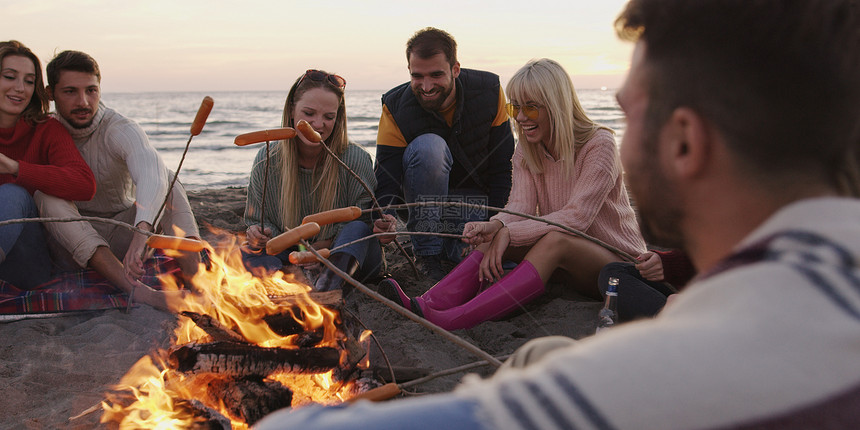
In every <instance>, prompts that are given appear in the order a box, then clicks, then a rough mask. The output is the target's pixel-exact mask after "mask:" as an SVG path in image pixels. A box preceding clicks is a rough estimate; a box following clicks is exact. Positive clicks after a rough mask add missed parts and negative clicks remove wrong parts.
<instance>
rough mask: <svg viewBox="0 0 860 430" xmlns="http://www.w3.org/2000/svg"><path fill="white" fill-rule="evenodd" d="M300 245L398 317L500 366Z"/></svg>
mask: <svg viewBox="0 0 860 430" xmlns="http://www.w3.org/2000/svg"><path fill="white" fill-rule="evenodd" d="M302 244H303V245H304V246H305V247H306V248H307V249H308V251H311V252H313V253H314V254H315V255H316V256H317V259H319V260H320V263H322V264H323V265H325V266H326V267H328V269H329V270H331V271H333V272H334V273H336V274H337V275H338V276H340V277H341V278H343V279H344V280H345V281H346V282H348V283H349V284H350V285H352V286H353V287H355V288H356V289H358V290H359V291H361V292H362V293H364V294H367V295H368V296H370V297H372V298H373V299H375V300H376V301H378V302H381V303H383V304H384V305H386V306H388V307H389V308H391V309H393V310H394V311H395V312H397V313H399V314H400V315H403V316H405V317H406V318H409V319H411V320H412V321H415V322H417V323H418V324H421V325H423V326H424V327H427V328H428V329H430V330H431V331H433V332H435V333H436V334H438V335H440V336H442V337H444V338H445V339H447V340H449V341H450V342H452V343H454V344H455V345H457V346H460V347H462V348H463V349H465V350H467V351H469V352H471V353H472V354H474V355H475V356H477V357H479V358H482V359H484V360H486V361H487V362H488V363H490V364H492V365H493V366H496V367H499V366H501V365H502V362H501V361H499V360H498V359H496V358H495V357H493V356H492V355H490V354H488V353H487V352H485V351H484V350H482V349H480V348H478V347H477V346H475V345H473V344H471V343H469V342H467V341H466V340H465V339H463V338H461V337H459V336H457V335H455V334H454V333H451V332H449V331H447V330H445V329H444V328H442V327H439V326H438V325H436V324H433V323H432V322H430V321H428V320H426V319H424V318H421V317H420V316H418V315H416V314H414V313H412V311H410V310H407V309H406V308H404V307H403V305H401V304H400V303H395V302H393V301H391V300H388V299H387V298H385V297H383V296H381V295H379V293H377V292H376V291H373V290H371V289H370V288H368V287H367V286H366V285H364V284H362V283H361V282H359V281H358V280H356V279H355V278H353V277H352V276H349V274H347V273H346V272H344V271H343V270H340V269H339V268H337V266H335V265H334V264H332V263H331V261H329V260H328V259H325V258H322V256H321V255H319V252H317V250H316V249H314V247H313V246H311V245H310V244H309V243H307V241H305V240H304V239H302Z"/></svg>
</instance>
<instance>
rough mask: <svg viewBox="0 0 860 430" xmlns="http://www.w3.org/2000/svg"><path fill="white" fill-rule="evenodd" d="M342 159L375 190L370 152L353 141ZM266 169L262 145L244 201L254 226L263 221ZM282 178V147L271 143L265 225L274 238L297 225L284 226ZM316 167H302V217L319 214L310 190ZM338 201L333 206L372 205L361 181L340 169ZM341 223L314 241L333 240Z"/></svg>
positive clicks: (248, 217)
mask: <svg viewBox="0 0 860 430" xmlns="http://www.w3.org/2000/svg"><path fill="white" fill-rule="evenodd" d="M340 157H341V160H342V161H343V162H344V163H345V164H346V165H347V166H349V167H350V168H351V169H352V170H353V171H355V172H356V173H357V174H358V175H359V176H360V177H361V178H362V180H364V182H366V183H367V185H368V187H369V188H370V189H371V190H372V189H374V188H375V187H376V177H375V176H374V175H373V162H372V161H371V159H370V154H368V153H367V151H365V150H364V149H362V148H361V147H360V146H358V145H356V144H354V143H350V144H349V146H347V148H346V151H344V153H343V154H341V156H340ZM265 171H266V148H265V147H263V148H260V151H259V152H258V153H257V156H256V158H255V159H254V166H253V168H252V169H251V178H250V180H249V182H248V198H247V200H246V202H245V224H246V225H249V226H250V225H253V224H259V223H260V205H261V203H262V200H263V199H262V197H263V182H264V177H265ZM282 177H283V163H282V161H281V146H280V145H272V147H271V148H270V149H269V177H268V183H267V185H266V199H265V200H266V202H265V203H266V207H265V208H264V217H263V224H264V225H265V227H266V228H270V229H271V230H272V237H275V236H277V235H279V234H281V233H283V232H284V231H286V230H287V229H289V228H294V227H296V226H294V225H289V226H288V225H284V217H283V215H282V214H281V199H282V196H281V178H282ZM313 180H314V178H313V170H311V169H299V184H300V185H299V186H300V188H301V189H300V193H299V194H300V196H301V199H300V201H297V202H295V203H296V204H298V205H300V207H301V210H300V212H299V213H300V216H301V217H305V216H307V215H310V214H313V213H316V212H317V211H318V210H317V209H316V208H317V207H318V206H317V203H316V199H317V198H318V196H316V195H314V194H313V193H312V192H311V187H312V186H313ZM339 181H340V182H339V184H338V186H339V190H338V201H337V202H335V205H334V208H342V207H347V206H358V207H360V208H362V209H366V208H369V207H370V205H371V198H370V194H369V193H368V192H367V191H366V190H365V189H364V187H362V186H361V183H359V181H357V180H356V179H355V177H353V176H352V175H350V174H349V172H347V171H346V170H345V169H343V168H340V178H339ZM365 218H366V219H368V220H369V215H368V216H366V217H365ZM340 227H341V225H340V224H338V225H335V226H334V228H332V229H328V230H325V229H324V230H323V232H322V233H321V234H320V237H317V238H316V239H315V240H322V239H331V238H333V237H334V236H335V235H337V233H338V232H339V231H340Z"/></svg>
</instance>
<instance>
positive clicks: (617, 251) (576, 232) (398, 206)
mask: <svg viewBox="0 0 860 430" xmlns="http://www.w3.org/2000/svg"><path fill="white" fill-rule="evenodd" d="M437 205H438V206H455V207H466V208H474V209H486V210H490V211H496V212H504V213H508V214H511V215H516V216H520V217H523V218H528V219H531V220H535V221H540V222H543V223H546V224H548V225H551V226H554V227H558V228H561V229H562V230H564V231H566V232H568V233H570V234H572V235H574V236H577V237H580V238H582V239H585V240H588V241H590V242H593V243H595V244H597V245H600V246H602V247H604V248H606V249H607V250H609V251H612V252H614V253H615V254H617V255H618V256H619V257H621V258H623V259H625V260H627V261H629V262H635V261H636V257H634V256H632V255H630V254H628V253H627V252H624V251H622V250H620V249H618V248H616V247H615V246H612V245H610V244H608V243H605V242H602V241H601V240H600V239H597V238H595V237H592V236H589V235H587V234H585V233H583V232H581V231H579V230H576V229H573V228H570V227H568V226H566V225H564V224H559V223H557V222H555V221H550V220H548V219H546V218H541V217H539V216H535V215H529V214H527V213H522V212H517V211H512V210H510V209H505V208H497V207H493V206H487V205H479V204H475V203H466V202H414V203H402V204H396V205H388V206H387V207H385V208H383V209H385V210H388V209H405V208H409V207H415V206H437ZM369 211H370V209H364V210H362V212H369ZM388 234H390V233H388Z"/></svg>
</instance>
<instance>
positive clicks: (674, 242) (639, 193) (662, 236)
mask: <svg viewBox="0 0 860 430" xmlns="http://www.w3.org/2000/svg"><path fill="white" fill-rule="evenodd" d="M654 139H656V136H654ZM644 143H645V145H643V147H646V148H656V146H657V145H656V140H650V142H644ZM651 143H653V145H652V144H651ZM645 152H646V153H647V154H648V155H646V156H645V157H644V159H643V160H641V161H640V162H639V163H637V165H636V166H632V168H631V169H629V170H628V172H627V188H628V190H629V191H630V194H631V195H632V196H633V202H634V205H635V206H636V213H637V217H638V218H639V228H640V230H641V232H642V237H643V238H644V239H645V242H646V243H648V244H649V245H654V246H659V247H665V248H673V249H683V248H684V242H685V241H684V234H683V232H682V231H681V221H682V220H683V218H684V212H683V210H682V209H681V205H680V202H679V201H678V193H677V192H676V189H675V187H674V185H673V184H672V183H670V181H669V180H668V179H667V178H666V176H665V175H664V174H663V173H662V172H661V170H660V168H659V166H660V164H659V162H658V157H657V156H656V154H655V153H654V152H655V151H653V150H646V151H645Z"/></svg>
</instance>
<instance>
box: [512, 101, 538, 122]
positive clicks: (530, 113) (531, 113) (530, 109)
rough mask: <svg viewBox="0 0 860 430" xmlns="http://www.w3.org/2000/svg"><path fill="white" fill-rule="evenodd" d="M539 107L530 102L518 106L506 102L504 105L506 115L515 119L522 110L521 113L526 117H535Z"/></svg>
mask: <svg viewBox="0 0 860 430" xmlns="http://www.w3.org/2000/svg"><path fill="white" fill-rule="evenodd" d="M541 107H542V106H538V105H532V104H528V105H522V106H520V105H515V104H513V103H508V104H506V105H505V110H507V111H508V116H510V117H511V118H513V119H517V115H519V114H520V111H523V115H525V116H526V118H528V119H537V118H538V114H539V113H540V108H541Z"/></svg>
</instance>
